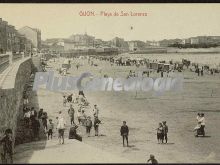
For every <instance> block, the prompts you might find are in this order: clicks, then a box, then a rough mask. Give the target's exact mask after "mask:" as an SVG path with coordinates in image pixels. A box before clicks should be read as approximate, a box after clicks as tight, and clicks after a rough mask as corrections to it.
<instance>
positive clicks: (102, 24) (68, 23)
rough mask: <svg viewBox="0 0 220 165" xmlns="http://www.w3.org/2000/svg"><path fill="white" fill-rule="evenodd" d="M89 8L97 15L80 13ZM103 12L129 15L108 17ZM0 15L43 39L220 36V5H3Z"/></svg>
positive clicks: (150, 38) (144, 38) (141, 38)
mask: <svg viewBox="0 0 220 165" xmlns="http://www.w3.org/2000/svg"><path fill="white" fill-rule="evenodd" d="M86 11H91V12H94V14H95V16H80V13H82V12H86ZM101 12H102V13H103V12H105V13H113V14H114V13H115V12H117V13H119V15H120V13H121V12H123V13H129V16H109V17H107V16H103V15H101V14H100V13H101ZM130 12H132V13H147V16H131V15H130ZM0 18H2V19H3V20H5V21H8V23H9V24H11V25H14V26H15V28H16V29H19V28H21V27H23V26H30V27H33V28H39V29H40V30H41V38H42V39H43V40H45V39H47V38H68V37H69V36H71V35H72V34H84V33H85V32H87V34H88V35H92V36H94V37H95V38H99V39H103V40H111V39H113V38H114V37H116V36H117V37H121V38H124V39H125V40H126V41H129V40H142V41H146V40H155V41H158V40H162V39H175V38H181V39H183V38H189V37H194V36H199V35H213V36H220V4H0ZM131 27H132V28H131Z"/></svg>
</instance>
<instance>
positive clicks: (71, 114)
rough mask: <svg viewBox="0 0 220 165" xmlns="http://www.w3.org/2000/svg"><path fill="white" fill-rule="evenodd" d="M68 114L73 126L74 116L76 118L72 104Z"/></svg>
mask: <svg viewBox="0 0 220 165" xmlns="http://www.w3.org/2000/svg"><path fill="white" fill-rule="evenodd" d="M68 114H69V116H70V124H71V125H72V124H73V123H74V116H75V110H74V108H73V105H72V104H70V109H69V110H68Z"/></svg>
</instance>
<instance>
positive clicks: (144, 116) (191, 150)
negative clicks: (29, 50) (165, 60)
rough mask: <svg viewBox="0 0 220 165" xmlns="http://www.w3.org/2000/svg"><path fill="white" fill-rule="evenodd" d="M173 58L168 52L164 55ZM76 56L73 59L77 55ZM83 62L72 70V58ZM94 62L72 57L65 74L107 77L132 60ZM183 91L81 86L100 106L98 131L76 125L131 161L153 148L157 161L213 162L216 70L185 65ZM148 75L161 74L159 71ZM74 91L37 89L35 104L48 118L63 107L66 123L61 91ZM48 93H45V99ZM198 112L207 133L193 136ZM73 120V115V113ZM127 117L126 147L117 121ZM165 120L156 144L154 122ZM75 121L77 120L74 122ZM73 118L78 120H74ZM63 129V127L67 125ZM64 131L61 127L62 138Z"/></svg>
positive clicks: (218, 118) (218, 91) (93, 141)
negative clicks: (164, 140) (200, 72)
mask: <svg viewBox="0 0 220 165" xmlns="http://www.w3.org/2000/svg"><path fill="white" fill-rule="evenodd" d="M169 58H172V57H169ZM77 60H78V61H77ZM78 62H80V63H81V64H82V66H80V67H79V69H78V70H76V67H75V64H76V63H78ZM61 63H62V59H59V60H57V61H56V62H50V63H48V64H49V67H48V68H47V71H49V70H51V71H55V73H56V76H58V72H57V71H56V69H57V68H59V66H60V64H61ZM94 63H97V64H98V66H97V67H91V66H89V65H88V62H87V60H84V59H81V60H79V59H76V60H75V61H72V63H71V64H72V68H71V69H70V70H69V72H68V74H67V76H76V75H80V74H81V73H83V72H86V71H90V72H91V73H93V74H94V75H96V76H103V75H104V74H108V76H110V77H120V76H122V77H125V76H126V75H127V74H128V72H129V70H131V69H132V70H135V68H136V67H135V66H124V67H123V66H110V64H109V62H104V61H99V60H97V61H94ZM182 73H183V75H184V84H183V91H182V92H181V93H172V92H167V93H165V94H164V95H162V96H154V95H153V93H152V92H138V93H137V95H136V93H135V92H125V91H121V92H115V91H110V92H87V93H86V92H85V95H86V98H87V99H88V101H89V103H90V108H89V109H88V110H87V113H88V114H89V111H91V110H92V108H93V105H94V104H97V105H98V107H99V109H100V119H101V121H102V122H103V124H101V125H100V136H99V137H95V136H94V129H92V133H91V135H92V136H91V137H87V136H86V134H85V128H84V127H82V126H80V127H79V133H80V134H81V135H82V136H83V142H84V143H86V144H89V145H91V146H94V147H97V148H99V149H101V150H104V151H107V152H109V153H112V154H116V155H118V156H121V157H124V158H127V159H128V160H131V161H132V162H137V163H145V162H146V161H147V159H148V157H149V155H150V154H154V155H155V156H156V158H157V159H158V161H159V162H160V163H182V162H184V163H217V162H219V161H220V156H219V153H220V148H219V146H220V141H219V140H218V139H219V138H220V133H219V131H218V124H219V122H220V115H219V113H220V109H219V107H220V103H219V98H220V88H219V87H220V75H219V74H215V75H214V76H213V75H208V74H205V75H204V76H203V77H198V76H197V74H196V73H194V72H190V71H189V70H185V71H184V72H182ZM152 76H158V77H160V74H159V73H154V74H153V75H152ZM71 92H73V93H74V94H76V93H77V92H76V91H75V92H74V91H67V92H51V91H48V90H46V89H40V90H38V91H37V95H38V100H39V107H42V108H44V109H45V111H47V112H48V116H49V118H52V119H53V120H55V118H56V116H57V114H58V111H60V110H62V111H63V113H64V115H65V118H66V119H67V121H68V127H69V126H70V121H69V120H70V119H69V116H68V113H67V109H68V107H69V105H68V104H67V107H63V104H62V95H63V94H64V93H71ZM48 98H50V99H48ZM198 112H202V113H204V114H205V117H206V123H207V124H206V127H205V130H206V136H205V137H198V138H195V136H194V132H193V128H194V127H195V125H196V115H197V113H198ZM75 120H76V119H75ZM124 120H125V121H127V125H128V126H129V128H130V135H129V143H130V146H129V147H123V146H122V138H121V136H120V126H121V125H122V121H124ZM162 121H167V125H168V126H169V133H168V144H157V139H156V130H155V129H156V128H157V126H158V123H159V122H162ZM76 123H77V122H76ZM77 124H78V123H77ZM67 130H68V129H67ZM67 136H68V131H66V133H65V137H66V138H67Z"/></svg>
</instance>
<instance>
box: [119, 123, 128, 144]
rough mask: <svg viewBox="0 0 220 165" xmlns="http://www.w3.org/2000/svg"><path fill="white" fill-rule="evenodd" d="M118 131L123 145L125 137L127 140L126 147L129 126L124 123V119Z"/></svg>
mask: <svg viewBox="0 0 220 165" xmlns="http://www.w3.org/2000/svg"><path fill="white" fill-rule="evenodd" d="M120 132H121V136H122V138H123V147H124V146H125V144H124V141H125V139H126V141H127V147H128V134H129V128H128V126H127V125H126V121H123V125H122V126H121V129H120Z"/></svg>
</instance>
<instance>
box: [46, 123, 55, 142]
mask: <svg viewBox="0 0 220 165" xmlns="http://www.w3.org/2000/svg"><path fill="white" fill-rule="evenodd" d="M53 128H54V124H53V121H52V119H49V124H48V132H47V134H48V136H47V139H48V140H49V139H50V138H51V140H52V137H53Z"/></svg>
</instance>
